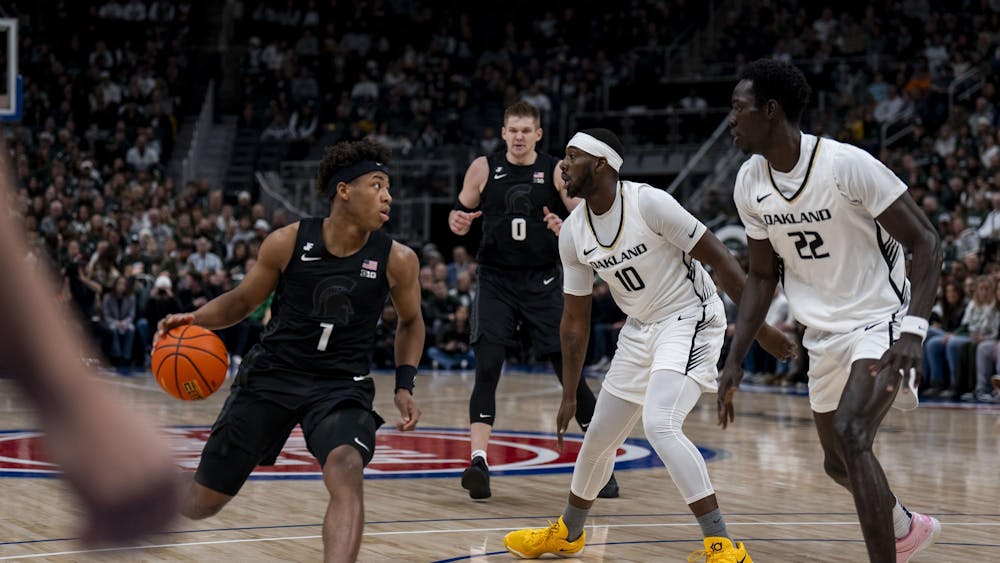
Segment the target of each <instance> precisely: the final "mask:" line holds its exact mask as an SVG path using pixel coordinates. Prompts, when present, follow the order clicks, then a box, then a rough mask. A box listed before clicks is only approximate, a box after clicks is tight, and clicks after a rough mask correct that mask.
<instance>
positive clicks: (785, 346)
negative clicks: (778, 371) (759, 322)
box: [757, 324, 796, 360]
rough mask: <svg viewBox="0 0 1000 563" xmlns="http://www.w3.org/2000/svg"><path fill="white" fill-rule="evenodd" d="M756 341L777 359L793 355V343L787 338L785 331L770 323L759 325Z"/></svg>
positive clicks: (785, 358)
mask: <svg viewBox="0 0 1000 563" xmlns="http://www.w3.org/2000/svg"><path fill="white" fill-rule="evenodd" d="M757 342H760V345H761V346H762V347H763V348H764V350H766V351H767V353H768V354H771V355H772V356H774V357H775V358H778V359H779V360H787V359H789V358H794V357H795V354H796V351H795V343H794V342H792V341H791V340H789V339H788V337H787V336H785V333H783V332H781V331H780V330H778V329H777V328H774V327H773V326H771V325H768V324H765V325H764V326H763V327H761V329H760V332H758V333H757Z"/></svg>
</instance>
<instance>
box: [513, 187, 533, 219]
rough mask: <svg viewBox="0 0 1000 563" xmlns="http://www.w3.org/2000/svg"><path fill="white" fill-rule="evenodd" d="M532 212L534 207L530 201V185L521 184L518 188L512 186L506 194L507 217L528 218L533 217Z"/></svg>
mask: <svg viewBox="0 0 1000 563" xmlns="http://www.w3.org/2000/svg"><path fill="white" fill-rule="evenodd" d="M534 212H535V205H534V203H533V202H532V201H531V186H530V185H528V184H521V185H519V186H514V187H513V188H511V190H510V191H508V192H507V214H508V215H524V216H526V217H528V216H531V215H533V214H534Z"/></svg>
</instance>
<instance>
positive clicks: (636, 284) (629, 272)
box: [615, 266, 646, 291]
mask: <svg viewBox="0 0 1000 563" xmlns="http://www.w3.org/2000/svg"><path fill="white" fill-rule="evenodd" d="M615 277H616V278H618V281H619V282H621V284H622V286H623V287H624V288H625V289H627V290H628V291H639V290H640V289H643V288H644V287H646V282H644V281H642V278H641V277H640V276H639V272H637V271H636V270H635V268H633V267H632V266H629V267H627V268H622V269H621V270H618V271H617V272H615Z"/></svg>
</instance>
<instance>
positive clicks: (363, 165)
mask: <svg viewBox="0 0 1000 563" xmlns="http://www.w3.org/2000/svg"><path fill="white" fill-rule="evenodd" d="M369 172H382V173H384V174H385V175H386V176H388V175H389V171H388V170H387V169H386V167H385V165H384V164H382V163H381V162H376V161H374V160H362V161H361V162H355V163H354V164H352V165H350V166H347V167H345V168H341V169H340V170H338V171H337V173H336V174H334V175H333V176H332V177H331V178H330V182H329V183H327V185H326V195H327V199H333V196H335V195H337V186H338V185H340V183H341V182H344V183H345V184H348V183H350V182H353V181H354V180H355V179H356V178H358V177H360V176H364V175H365V174H368V173H369Z"/></svg>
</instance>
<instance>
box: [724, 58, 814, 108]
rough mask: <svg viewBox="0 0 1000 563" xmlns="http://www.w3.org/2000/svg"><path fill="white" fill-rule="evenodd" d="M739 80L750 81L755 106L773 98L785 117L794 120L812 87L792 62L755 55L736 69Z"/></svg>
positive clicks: (804, 104) (807, 101)
mask: <svg viewBox="0 0 1000 563" xmlns="http://www.w3.org/2000/svg"><path fill="white" fill-rule="evenodd" d="M740 80H749V81H750V82H752V83H753V94H754V99H755V101H756V102H757V105H758V106H760V105H763V104H765V103H767V101H768V100H774V101H776V102H778V104H779V105H780V106H781V109H782V110H784V111H785V116H787V117H788V120H789V121H791V122H792V123H798V122H799V120H800V119H802V112H803V111H804V110H805V108H806V104H808V103H809V95H810V94H811V93H812V89H811V88H810V87H809V83H808V82H807V81H806V77H805V75H804V74H802V71H801V70H799V69H798V68H797V67H796V66H795V65H793V64H791V63H787V62H784V61H779V60H776V59H757V60H756V61H754V62H752V63H750V64H749V65H747V66H746V68H744V69H743V71H742V72H740Z"/></svg>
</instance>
